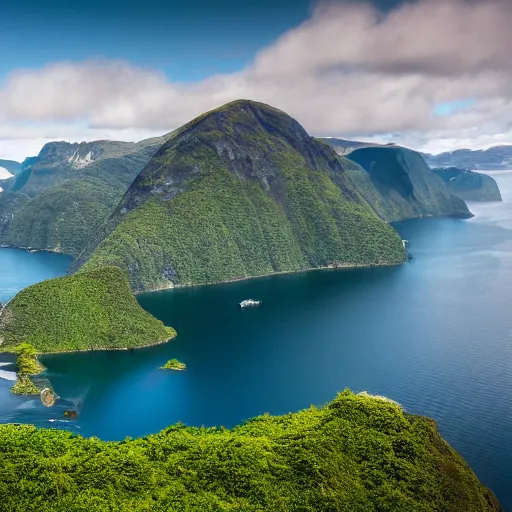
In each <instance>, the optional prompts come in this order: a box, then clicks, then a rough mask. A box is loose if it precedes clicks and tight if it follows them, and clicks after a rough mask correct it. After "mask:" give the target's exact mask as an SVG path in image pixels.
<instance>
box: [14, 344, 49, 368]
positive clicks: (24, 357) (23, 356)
mask: <svg viewBox="0 0 512 512" xmlns="http://www.w3.org/2000/svg"><path fill="white" fill-rule="evenodd" d="M14 352H15V353H16V354H18V357H17V359H16V368H17V373H18V376H27V375H38V374H40V373H41V372H42V371H43V370H44V367H43V366H42V365H41V363H40V362H39V361H38V360H37V357H36V356H37V350H36V349H35V348H34V347H33V346H32V345H31V344H30V343H20V344H19V345H17V346H16V348H15V349H14Z"/></svg>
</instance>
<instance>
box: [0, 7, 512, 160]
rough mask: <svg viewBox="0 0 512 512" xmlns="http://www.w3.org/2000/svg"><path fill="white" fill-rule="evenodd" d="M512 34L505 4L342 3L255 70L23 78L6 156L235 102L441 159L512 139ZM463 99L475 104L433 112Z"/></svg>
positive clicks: (1, 90)
mask: <svg viewBox="0 0 512 512" xmlns="http://www.w3.org/2000/svg"><path fill="white" fill-rule="evenodd" d="M510 26H512V4H511V3H510V2H508V1H507V0H472V1H469V0H468V1H466V0H419V1H417V2H413V3H405V4H403V5H402V6H401V7H399V8H397V9H395V10H393V11H391V12H390V13H389V14H387V15H383V13H381V12H379V11H378V10H377V9H376V8H375V7H374V6H373V5H372V4H370V3H366V2H364V1H341V2H340V1H338V2H330V3H322V4H319V5H318V7H317V9H316V10H315V11H314V13H313V15H312V16H311V18H310V19H309V20H307V21H306V22H305V23H303V24H302V25H300V26H298V27H297V28H295V29H292V30H290V31H288V32H287V33H285V34H284V35H283V36H282V37H281V38H280V39H279V40H277V41H276V42H275V43H274V44H272V45H271V46H270V47H268V48H266V49H264V50H262V51H261V52H260V53H259V54H258V55H257V56H256V58H255V60H254V62H253V63H251V64H250V65H249V66H248V67H247V68H246V69H244V70H242V71H240V72H238V73H231V74H225V75H215V76H212V77H210V78H208V79H205V80H203V81H201V82H198V83H194V84H184V83H176V82H175V83H172V82H169V81H168V80H167V79H166V77H165V76H164V75H162V74H160V73H158V72H155V71H153V70H150V69H143V68H137V67H134V66H132V65H130V64H129V63H126V62H112V61H99V62H98V61H96V62H83V63H74V62H61V63H55V64H52V65H49V66H47V67H44V68H42V69H38V70H17V71H15V72H13V73H12V74H11V75H10V76H9V77H7V80H6V81H5V83H4V85H3V86H2V87H0V154H4V153H2V152H3V151H4V152H7V153H8V154H10V155H12V154H13V153H14V152H16V153H17V152H18V151H21V150H22V148H23V150H25V148H28V147H29V146H30V145H31V147H32V146H35V145H36V142H35V141H38V143H39V141H41V142H42V141H43V140H49V139H68V140H82V139H87V140H92V139H94V138H97V137H98V135H100V134H102V135H101V137H102V138H105V136H104V135H106V134H108V135H109V138H110V137H112V138H118V139H122V138H124V139H127V140H134V139H133V138H132V137H135V136H140V138H142V136H144V135H143V134H147V135H148V136H149V135H154V134H155V133H162V132H166V131H170V130H171V129H173V128H176V127H177V126H179V125H181V124H183V123H185V122H187V121H188V120H190V119H191V118H193V117H194V116H196V115H198V114H200V113H201V112H203V111H205V110H208V109H210V108H214V107H216V106H218V105H220V104H222V103H225V102H227V101H230V100H233V99H237V98H251V99H255V100H259V101H264V102H267V103H270V104H272V105H274V106H276V107H278V108H281V109H282V110H284V111H286V112H288V113H289V114H291V115H293V116H294V117H296V118H297V119H298V120H299V121H300V122H301V123H302V124H303V125H304V126H305V128H306V129H307V130H308V131H309V132H310V133H314V134H316V135H332V136H343V137H359V138H361V137H366V138H368V137H373V138H375V137H376V138H386V139H388V138H389V137H390V136H389V135H388V134H390V133H391V134H393V135H392V138H393V140H395V141H398V142H401V143H404V144H408V145H410V146H412V147H417V148H418V149H429V150H434V151H436V150H442V149H453V148H454V147H458V146H461V145H463V146H468V147H485V146H488V145H490V144H493V143H494V141H500V142H512V133H511V129H512V124H511V121H510V120H511V119H512V60H511V59H510V57H509V49H510V48H511V47H512V31H511V30H509V27H510ZM465 99H474V100H475V103H474V104H473V105H471V106H470V107H468V108H467V109H466V110H463V111H461V112H458V113H456V114H455V115H453V116H449V117H448V116H443V117H436V116H434V115H433V110H434V108H435V106H436V105H438V104H439V103H445V102H451V101H459V100H465ZM130 135H131V136H132V137H130ZM23 141H24V142H23ZM9 148H11V149H9ZM12 148H17V149H12ZM9 151H10V153H9ZM32 153H33V151H32Z"/></svg>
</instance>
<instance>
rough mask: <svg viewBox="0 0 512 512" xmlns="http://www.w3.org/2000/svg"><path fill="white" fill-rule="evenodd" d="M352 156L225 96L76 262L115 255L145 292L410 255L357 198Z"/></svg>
mask: <svg viewBox="0 0 512 512" xmlns="http://www.w3.org/2000/svg"><path fill="white" fill-rule="evenodd" d="M345 165H347V161H345V160H343V159H341V158H339V157H338V156H337V155H336V154H335V152H334V151H333V150H332V149H331V148H330V147H328V146H327V145H325V144H323V143H321V142H318V141H316V140H314V139H312V138H311V137H309V136H308V135H307V134H306V132H304V130H303V129H302V128H301V127H300V125H298V123H296V121H294V120H293V119H291V118H290V117H289V116H286V115H285V114H284V113H282V112H280V111H278V110H276V109H272V108H271V107H268V106H266V105H262V104H256V103H253V102H234V103H231V104H228V105H227V106H224V107H222V108H221V109H218V110H217V111H214V112H213V113H208V114H205V115H203V116H202V117H200V118H199V119H197V120H194V121H193V122H192V123H189V124H188V125H186V126H185V127H183V128H182V129H181V130H178V131H177V132H176V133H175V134H174V136H173V137H172V138H171V140H170V141H169V142H168V143H167V144H165V145H164V146H163V147H162V148H161V149H160V151H159V152H158V153H157V154H156V155H155V157H153V160H152V161H151V162H150V164H148V166H147V167H146V169H145V170H144V171H143V172H142V173H141V174H140V175H139V177H138V178H137V179H136V180H135V182H134V184H133V185H132V186H131V187H130V189H129V191H128V193H127V194H126V196H125V198H124V199H123V202H122V203H121V205H120V206H119V207H118V209H117V211H116V214H115V215H114V216H113V218H112V219H111V221H110V223H111V232H110V233H109V234H108V236H107V237H106V238H105V239H104V240H103V241H102V242H101V243H100V244H99V246H98V247H94V246H93V247H92V249H95V250H94V252H93V254H92V256H90V257H89V254H90V252H92V250H90V251H89V253H87V254H85V255H82V256H81V258H79V260H78V262H77V265H76V266H75V269H76V268H78V266H79V265H80V264H82V263H83V262H84V261H86V260H88V261H87V263H86V264H85V267H84V268H85V269H91V268H97V267H99V266H102V265H118V266H120V267H121V268H123V269H125V270H126V271H127V273H128V275H129V277H130V281H131V284H132V287H133V288H134V289H135V290H149V289H155V288H159V287H165V286H169V285H171V284H199V283H211V282H218V281H224V280H230V279H237V278H244V277H248V276H258V275H264V274H269V273H273V272H282V271H297V270H303V269H307V268H315V267H323V266H328V265H336V264H340V265H373V264H389V263H400V262H402V261H403V259H404V252H403V248H402V246H401V242H400V238H399V236H398V234H397V233H396V232H395V231H394V230H393V229H392V228H390V227H389V226H387V225H386V224H385V223H384V222H382V221H380V220H379V219H378V217H377V216H376V215H375V213H374V212H373V211H372V210H371V208H370V207H369V206H368V204H367V203H366V202H365V201H364V200H362V199H361V197H360V196H359V195H358V193H357V192H356V191H355V189H354V187H353V185H352V183H351V181H350V180H349V178H348V177H347V176H346V175H345ZM348 165H349V166H352V164H351V163H349V164H348ZM126 211H128V213H127V214H125V212H126Z"/></svg>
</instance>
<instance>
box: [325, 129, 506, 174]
mask: <svg viewBox="0 0 512 512" xmlns="http://www.w3.org/2000/svg"><path fill="white" fill-rule="evenodd" d="M322 140H324V141H325V142H327V143H328V144H330V145H331V146H332V147H333V148H334V150H335V151H336V152H337V153H338V154H339V155H343V156H346V155H348V154H349V153H351V152H352V151H355V150H356V149H360V148H365V147H379V146H383V144H377V143H374V142H362V141H356V140H348V139H338V138H335V137H326V138H323V139H322ZM393 145H394V144H393V143H389V144H386V146H393ZM420 154H421V156H422V157H423V158H424V159H425V161H426V162H427V164H428V165H429V166H430V167H458V168H459V169H469V170H473V171H478V170H480V171H501V170H512V145H503V146H493V147H491V148H489V149H485V150H471V149H457V150H455V151H450V152H445V153H440V154H437V155H433V154H430V153H420Z"/></svg>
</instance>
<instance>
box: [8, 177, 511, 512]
mask: <svg viewBox="0 0 512 512" xmlns="http://www.w3.org/2000/svg"><path fill="white" fill-rule="evenodd" d="M494 176H495V178H496V179H497V180H498V183H499V185H500V188H501V191H502V194H503V197H504V202H503V203H486V204H474V203H473V204H470V209H471V210H472V211H473V212H474V213H475V214H476V217H475V218H474V219H471V220H468V221H462V220H455V219H429V220H417V221H409V222H405V223H402V224H400V225H399V226H397V228H398V230H399V232H400V233H401V235H402V237H403V238H406V239H408V240H409V241H410V250H411V252H412V254H413V255H414V259H413V260H412V261H411V262H410V263H407V264H405V265H403V266H400V267H393V268H378V269H365V270H349V271H348V270H332V271H314V272H309V273H305V274H296V275H281V276H274V277H268V278H262V279H253V280H249V281H246V282H238V283H231V284H222V285H216V286H207V287H200V288H188V289H180V290H173V291H165V292H157V293H151V294H144V295H141V296H139V301H140V303H141V304H142V306H143V307H144V308H146V309H147V310H149V311H150V312H151V313H153V314H154V315H156V316H157V317H158V318H160V319H161V320H163V321H164V322H165V323H166V324H168V325H171V326H173V327H175V328H176V329H177V330H178V338H177V339H176V340H174V341H172V342H170V343H168V344H165V345H160V346H156V347H151V348H146V349H140V350H135V351H121V352H96V353H76V354H62V355H53V356H46V357H44V358H43V363H44V364H45V365H46V366H47V368H48V371H47V376H48V377H49V378H50V379H51V381H52V383H53V385H54V387H55V390H56V391H57V393H58V394H59V395H60V397H61V399H60V400H59V401H58V403H57V405H56V406H55V407H53V408H50V409H45V408H44V407H42V406H41V405H40V404H39V403H38V401H37V400H33V399H23V398H18V397H13V396H12V395H9V393H8V388H9V386H10V385H11V383H8V382H7V381H3V380H0V421H17V422H22V421H23V422H32V423H36V424H37V425H40V426H46V427H48V426H60V427H63V428H71V429H73V430H76V431H77V432H80V433H81V434H83V435H85V436H90V435H96V436H99V437H101V438H103V439H123V438H124V437H126V436H140V435H144V434H148V433H152V432H156V431H158V430H160V429H162V428H164V427H165V426H167V425H169V424H172V423H175V422H177V421H182V422H185V423H187V424H189V425H224V426H228V427H230V426H233V425H235V424H237V423H239V422H241V421H243V420H244V419H247V418H249V417H252V416H255V415H257V414H262V413H264V412H270V413H272V414H282V413H286V412H289V411H296V410H298V409H301V408H304V407H308V406H309V405H310V404H316V405H320V404H322V403H325V402H326V401H328V400H330V399H332V398H333V397H334V396H335V394H336V392H337V391H341V390H343V389H344V388H346V387H349V388H351V389H353V390H354V391H362V390H367V391H369V392H370V393H374V394H380V395H386V396H389V397H391V398H393V399H394V400H397V401H398V402H400V403H401V404H402V405H403V406H404V407H405V408H406V410H407V411H409V412H412V413H417V414H422V415H426V416H430V417H432V418H434V419H436V420H437V422H438V424H439V427H440V430H441V433H442V434H443V435H444V437H445V438H446V439H447V440H448V441H449V442H450V443H451V445H452V446H453V447H454V448H456V449H457V450H458V451H459V452H460V453H461V454H462V455H463V456H464V457H465V458H466V460H467V461H468V462H469V464H470V465H471V466H472V468H473V469H474V470H475V471H476V473H477V475H478V476H479V478H480V479H481V480H482V481H483V482H484V483H485V484H487V485H489V486H490V487H491V488H492V489H493V491H494V492H495V493H496V494H497V495H498V498H499V499H500V500H501V502H502V504H503V505H504V506H505V508H506V509H507V510H512V489H511V488H510V485H509V481H510V480H511V479H512V314H511V311H512V286H511V284H512V174H511V173H506V172H500V173H496V174H495V175H494ZM2 254H3V253H2V250H0V257H2ZM16 254H17V253H16ZM23 255H24V257H27V254H26V253H23ZM28 256H29V257H30V258H32V257H33V258H36V257H39V256H40V255H36V254H31V255H28ZM44 256H49V257H50V256H52V255H44ZM20 257H21V256H20ZM57 258H58V257H57ZM33 261H34V263H33V262H32V260H30V261H27V262H26V267H25V268H23V272H28V271H29V270H30V269H33V268H34V265H36V263H35V262H36V259H34V260H33ZM61 263H62V262H61V260H55V265H56V266H53V264H50V263H49V264H48V268H47V269H46V270H45V269H41V278H42V277H49V276H47V275H44V276H43V274H44V272H46V271H47V270H48V269H49V268H50V267H51V268H52V269H53V270H54V271H60V272H61V273H62V272H63V271H64V268H63V267H58V265H60V264H61ZM30 271H31V270H30ZM23 272H22V271H21V269H20V275H22V273H23ZM57 273H58V272H57ZM9 275H10V274H9ZM4 279H6V278H4ZM0 286H1V287H2V288H4V287H5V286H7V287H8V288H9V287H10V289H11V291H10V292H5V291H4V292H3V293H4V294H5V293H7V294H9V293H11V294H12V290H13V289H14V288H16V286H17V285H13V284H12V283H11V284H10V285H9V284H7V285H6V284H5V282H0ZM248 298H255V299H259V300H262V301H263V304H262V306H261V307H260V308H256V309H250V310H245V311H240V310H239V309H238V308H237V303H238V302H240V301H241V300H243V299H248ZM0 300H1V299H0ZM173 357H176V358H177V359H179V360H181V361H183V362H185V363H186V364H187V366H188V368H187V370H186V371H185V372H165V371H161V370H158V367H159V366H161V365H162V364H163V363H165V362H166V361H167V360H168V359H169V358H173ZM69 408H77V409H78V410H79V412H80V416H79V418H78V420H77V421H75V422H72V421H71V422H67V423H66V422H65V421H64V420H65V418H64V416H63V411H64V410H65V409H69Z"/></svg>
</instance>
